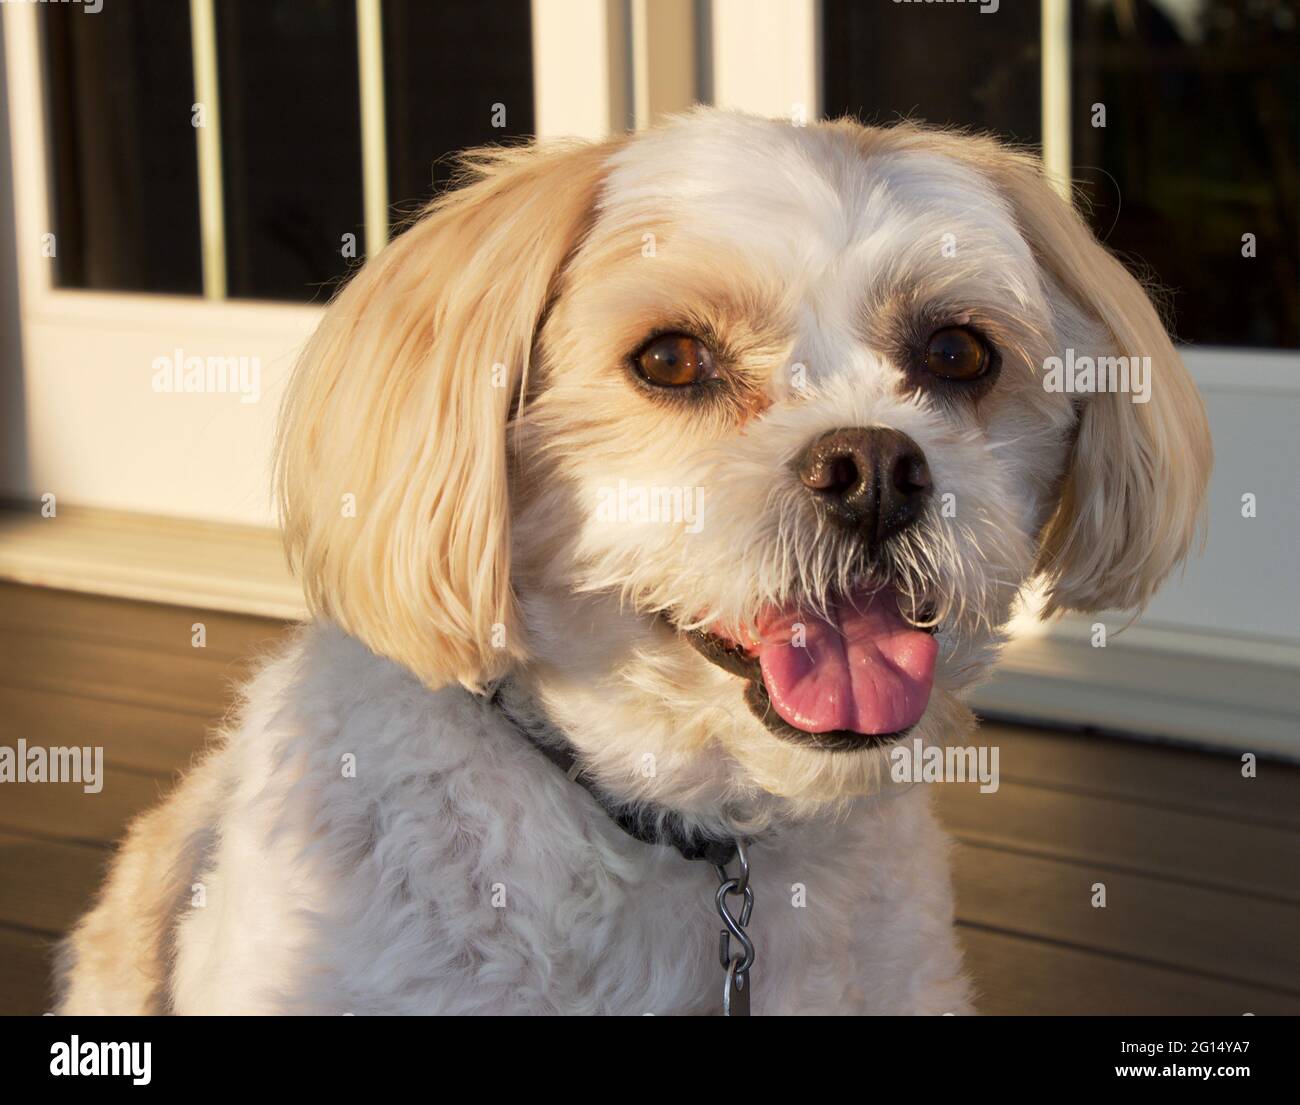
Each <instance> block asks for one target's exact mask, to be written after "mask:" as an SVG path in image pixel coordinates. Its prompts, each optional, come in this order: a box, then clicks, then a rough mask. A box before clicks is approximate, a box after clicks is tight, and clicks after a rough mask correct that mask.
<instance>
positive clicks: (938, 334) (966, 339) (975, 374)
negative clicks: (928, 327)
mask: <svg viewBox="0 0 1300 1105" xmlns="http://www.w3.org/2000/svg"><path fill="white" fill-rule="evenodd" d="M988 367H989V348H988V346H987V345H985V344H984V341H983V339H981V338H980V336H979V335H978V334H976V333H975V332H974V331H972V330H967V329H966V328H965V327H964V326H949V327H947V328H946V329H943V330H936V331H935V332H934V333H933V334H931V335H930V342H929V344H928V345H927V346H926V347H925V369H926V371H927V372H932V373H934V375H936V376H942V377H943V378H944V379H945V380H975V379H978V378H979V377H980V376H983V375H984V373H985V372H986V371H987V370H988Z"/></svg>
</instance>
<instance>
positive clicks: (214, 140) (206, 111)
mask: <svg viewBox="0 0 1300 1105" xmlns="http://www.w3.org/2000/svg"><path fill="white" fill-rule="evenodd" d="M213 4H214V0H190V47H191V49H192V51H193V53H194V97H195V102H196V103H198V104H202V105H203V115H204V125H203V126H201V127H195V128H194V135H195V140H196V142H197V144H198V157H199V235H200V238H201V240H202V243H203V295H204V297H205V298H207V299H225V298H226V209H225V193H224V186H223V183H222V178H221V98H220V90H219V88H218V79H217V20H216V11H215V9H214V7H213Z"/></svg>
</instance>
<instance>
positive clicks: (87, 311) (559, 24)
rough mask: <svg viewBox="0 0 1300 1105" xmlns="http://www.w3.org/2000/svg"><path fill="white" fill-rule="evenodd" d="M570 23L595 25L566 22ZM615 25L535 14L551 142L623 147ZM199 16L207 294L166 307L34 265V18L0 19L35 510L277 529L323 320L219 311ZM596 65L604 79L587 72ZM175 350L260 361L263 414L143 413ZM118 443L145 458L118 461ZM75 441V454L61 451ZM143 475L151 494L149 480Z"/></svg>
mask: <svg viewBox="0 0 1300 1105" xmlns="http://www.w3.org/2000/svg"><path fill="white" fill-rule="evenodd" d="M381 4H382V0H357V19H358V61H359V72H360V88H359V96H360V101H361V106H362V119H363V128H362V130H363V136H362V137H363V141H362V147H363V154H362V164H361V165H360V166H358V171H359V172H360V173H361V174H362V177H363V183H364V203H365V217H366V229H367V238H368V240H369V242H370V243H371V244H372V246H373V244H375V243H382V242H383V239H384V228H385V227H386V212H387V206H388V197H387V182H386V179H385V178H386V170H385V164H386V149H385V134H384V119H383V79H382V43H381V41H380V27H381V22H380V20H381V18H382V14H381ZM575 8H583V9H585V10H586V12H585V14H586V16H588V17H589V18H583V19H581V20H580V21H577V22H575V20H574V15H575V12H574V9H575ZM622 12H623V4H622V3H621V2H618V0H533V49H534V57H533V68H534V74H535V81H534V83H535V97H536V101H535V102H536V113H537V121H538V130H539V133H540V134H541V135H542V136H543V137H550V136H556V135H563V134H579V135H586V136H588V137H592V138H598V137H603V136H605V135H606V134H608V133H609V131H610V130H611V129H613V128H615V127H616V128H617V129H622V127H623V125H624V122H625V119H626V116H627V113H628V110H629V106H628V100H627V97H626V95H625V93H624V88H625V85H626V77H627V48H628V43H627V35H628V33H629V32H628V29H627V26H626V24H625V22H621V20H622ZM576 14H578V15H582V14H583V12H578V13H576ZM191 15H192V19H193V23H194V34H193V36H192V37H193V52H194V57H195V72H196V101H202V102H203V103H204V107H205V113H206V117H207V123H208V126H207V127H205V128H202V129H201V130H200V132H199V134H198V135H197V136H196V139H197V142H196V156H197V158H198V164H199V180H200V232H201V238H202V241H203V245H204V249H203V257H204V283H205V294H204V295H203V296H164V295H145V294H133V293H109V292H96V291H81V290H76V289H65V288H58V287H56V286H55V285H54V282H53V281H54V263H53V261H52V260H51V259H49V258H48V257H47V256H45V255H44V252H43V249H42V242H43V236H44V235H46V234H48V233H50V232H52V231H53V229H54V228H53V219H52V213H51V210H50V203H49V179H50V177H49V168H48V154H49V151H48V148H47V142H46V137H45V136H46V134H47V133H48V129H47V127H48V121H47V118H46V110H45V106H46V105H45V97H44V80H43V74H42V71H41V50H40V27H39V18H40V12H39V11H38V9H37V7H36V6H35V5H27V4H5V5H3V6H0V18H3V21H4V24H3V25H4V32H5V33H4V42H5V62H6V71H7V101H8V105H9V126H10V145H11V150H12V179H13V188H14V218H15V237H16V242H17V269H18V287H19V309H20V318H21V326H22V338H23V341H22V345H23V366H22V370H23V390H24V395H25V398H26V400H27V408H28V409H27V411H26V425H25V426H24V427H23V431H24V433H25V435H26V438H27V442H28V452H29V457H30V465H29V482H28V485H27V486H25V487H21V488H6V489H5V490H6V491H7V492H8V493H11V494H12V493H17V494H20V495H23V496H25V497H31V498H38V497H39V496H41V495H43V494H45V493H47V492H53V493H55V494H57V495H59V496H60V497H61V498H63V499H65V500H67V501H72V502H83V503H87V504H90V505H93V506H94V507H97V508H101V509H115V510H123V511H133V512H142V513H147V514H155V515H168V516H174V517H203V518H205V519H206V520H208V521H218V522H228V523H234V524H242V525H271V524H272V523H273V521H274V519H273V514H272V509H271V503H270V499H269V493H268V491H267V485H268V483H269V461H270V457H269V452H270V442H271V439H272V425H273V422H274V409H275V407H276V405H277V404H278V401H279V398H280V395H281V394H282V392H283V389H284V386H285V384H286V383H287V379H288V375H289V372H290V370H291V368H292V365H293V363H294V361H295V360H296V357H297V354H298V352H299V350H300V349H301V348H302V345H303V344H304V342H305V341H306V339H307V338H308V337H309V336H310V334H311V332H312V331H313V330H314V329H315V327H316V325H317V323H318V322H319V320H320V317H321V313H322V307H321V306H320V305H303V304H286V303H273V302H258V301H253V300H232V299H227V298H225V264H224V249H223V246H222V242H223V231H222V219H223V215H222V202H221V168H220V102H219V100H220V90H219V89H218V88H217V85H216V65H215V47H214V29H213V20H212V16H213V8H212V0H191ZM88 18H93V17H88ZM575 27H576V28H579V29H580V30H579V33H577V34H575V33H574V30H575ZM593 57H595V58H596V59H598V62H597V64H594V65H593V64H591V59H592V58H593ZM182 108H183V109H184V110H185V111H186V112H187V113H188V111H189V108H190V105H189V104H185V105H179V104H178V105H177V110H178V111H179V110H182ZM56 247H57V243H56ZM372 252H373V249H372ZM174 350H182V351H183V352H184V353H185V354H186V355H187V356H200V357H207V356H216V355H221V356H230V355H237V356H246V357H249V358H257V360H258V363H259V364H260V366H261V373H262V376H261V385H262V389H261V390H262V398H261V401H260V402H259V403H258V404H257V406H256V408H252V407H250V408H247V409H244V410H241V409H240V408H239V406H238V402H237V400H236V399H233V398H231V397H220V399H218V400H214V401H213V402H211V403H208V402H206V400H207V399H208V398H209V397H206V396H205V397H185V399H181V400H180V401H178V402H173V403H170V405H169V404H168V403H167V402H165V401H162V402H160V401H153V400H154V398H155V397H153V396H152V395H151V392H150V380H151V376H152V370H151V365H152V362H153V360H154V358H156V357H160V356H165V355H171V354H172V353H173V351H174ZM189 400H194V401H193V402H190V401H189ZM200 400H204V401H203V402H201V401H200ZM13 417H21V415H20V414H15V415H14V416H13ZM124 435H125V436H124ZM126 436H129V438H130V442H131V452H133V453H134V452H138V453H139V455H138V456H130V457H128V456H127V455H126V453H127V452H128V451H127V450H125V449H124V440H125V437H126ZM72 439H75V440H76V441H77V448H75V449H73V448H68V447H67V442H68V441H69V440H72ZM178 466H180V467H182V468H183V470H179V471H178V470H177V469H178ZM141 469H144V470H152V471H155V472H157V473H158V474H159V478H158V479H156V480H154V479H143V480H142V479H141V478H140V477H139V476H138V472H139V471H140V470H141Z"/></svg>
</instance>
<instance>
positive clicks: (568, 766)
mask: <svg viewBox="0 0 1300 1105" xmlns="http://www.w3.org/2000/svg"><path fill="white" fill-rule="evenodd" d="M505 690H506V684H505V682H504V681H502V682H500V683H497V684H496V685H495V686H494V687H492V688H491V690H490V691H489V692H488V694H487V702H488V705H490V706H493V707H494V708H495V709H496V710H497V711H498V712H499V713H500V714H501V716H502V717H504V718H505V719H506V720H507V721H508V722H509V723H510V725H511V728H513V729H514V730H515V731H516V732H518V733H519V735H520V736H522V737H523V738H524V739H525V740H526V741H528V743H529V744H531V745H532V746H533V747H534V748H536V749H537V750H538V751H539V752H540V753H541V754H542V755H543V756H545V757H546V758H547V759H548V760H550V761H551V763H553V764H554V765H555V766H556V767H558V768H559V769H560V770H561V771H562V772H564V774H565V776H567V777H568V778H569V779H571V780H572V781H573V782H575V783H577V784H578V786H580V787H582V789H583V790H585V791H586V792H587V793H588V794H590V795H591V796H592V798H594V799H595V800H596V804H597V805H598V806H600V808H601V809H602V810H604V811H605V814H606V815H607V816H608V817H609V819H610V820H611V821H613V822H614V824H615V825H617V826H618V827H619V828H620V829H622V830H623V831H624V832H625V833H627V834H628V836H631V837H635V838H636V839H637V840H639V841H641V843H643V844H652V845H665V844H666V845H668V846H669V847H672V848H676V849H677V851H678V852H680V853H681V855H682V857H683V858H684V859H703V860H707V861H708V862H709V863H712V864H714V865H715V866H720V867H725V866H727V864H729V863H730V862H731V861H732V860H733V859H734V858H735V856H736V842H735V841H734V840H726V839H719V838H718V837H712V836H707V835H706V834H704V833H703V832H701V831H700V830H699V829H695V828H688V827H687V826H686V824H685V823H684V822H683V820H682V818H681V815H680V814H677V813H675V812H673V811H672V810H662V809H660V810H656V808H655V807H654V806H651V805H649V804H648V803H644V802H634V803H627V802H616V801H614V800H613V799H612V798H610V797H609V796H608V795H607V794H605V793H604V792H603V791H601V790H600V789H599V788H598V787H597V786H596V784H595V782H594V780H593V779H592V778H591V776H590V775H588V774H587V772H586V770H585V769H584V768H583V767H582V765H581V764H580V763H579V762H578V758H577V755H576V754H575V752H574V750H573V746H572V745H571V744H570V743H569V742H568V741H567V740H566V739H565V738H564V735H563V733H561V732H560V731H559V730H558V729H557V728H555V727H554V726H553V725H551V724H550V723H549V722H547V721H546V720H545V719H543V718H541V717H534V718H524V717H520V716H519V715H518V714H517V713H515V712H514V711H513V710H512V709H511V708H510V704H509V703H508V701H507V699H508V697H509V695H507V694H505V693H503V692H504V691H505Z"/></svg>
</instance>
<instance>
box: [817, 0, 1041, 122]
mask: <svg viewBox="0 0 1300 1105" xmlns="http://www.w3.org/2000/svg"><path fill="white" fill-rule="evenodd" d="M1040 7H1041V5H1040V4H1039V3H1038V0H1032V2H1030V0H1016V2H1015V3H1012V2H1010V0H1003V3H1001V4H999V5H998V8H997V11H992V10H990V11H987V12H985V11H981V5H979V4H892V3H887V2H883V0H882V2H880V3H876V2H874V0H873V2H872V3H863V2H862V0H825V6H824V8H823V32H822V39H823V41H824V42H825V48H824V49H825V62H826V64H825V100H826V104H825V110H824V114H826V115H828V116H835V115H844V114H846V113H847V114H851V115H856V116H857V117H858V118H860V119H862V120H863V121H864V122H867V123H888V122H892V121H893V120H895V119H897V118H898V117H899V116H906V117H908V118H911V119H917V120H924V121H925V122H927V123H934V124H939V125H948V124H955V125H958V126H970V127H977V128H979V129H981V130H991V131H995V132H997V133H998V134H1000V135H1002V136H1003V137H1006V138H1012V139H1015V140H1017V141H1019V142H1024V143H1031V144H1034V143H1037V142H1038V141H1039V134H1040V130H1041V109H1040V95H1039V88H1040V78H1039V56H1040V53H1041V49H1040V44H1039V37H1040V31H1039V10H1040Z"/></svg>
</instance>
